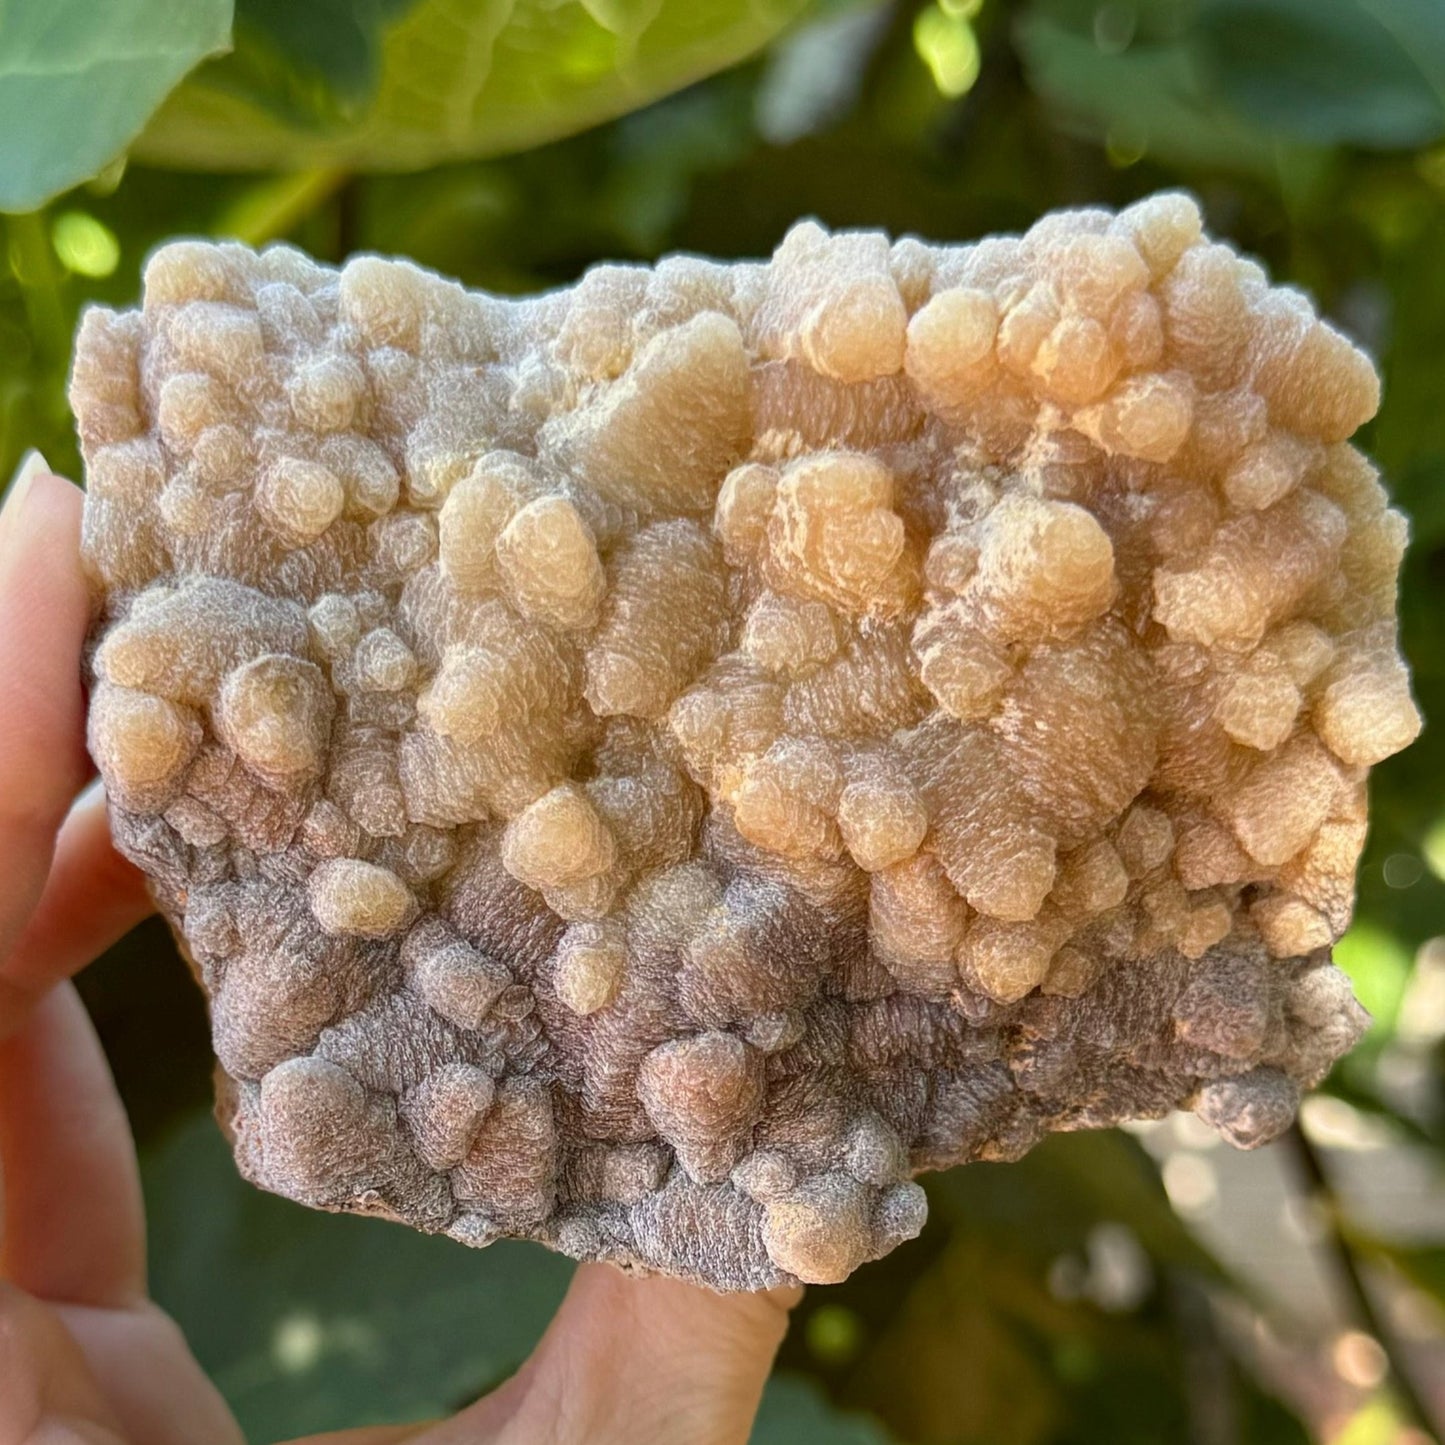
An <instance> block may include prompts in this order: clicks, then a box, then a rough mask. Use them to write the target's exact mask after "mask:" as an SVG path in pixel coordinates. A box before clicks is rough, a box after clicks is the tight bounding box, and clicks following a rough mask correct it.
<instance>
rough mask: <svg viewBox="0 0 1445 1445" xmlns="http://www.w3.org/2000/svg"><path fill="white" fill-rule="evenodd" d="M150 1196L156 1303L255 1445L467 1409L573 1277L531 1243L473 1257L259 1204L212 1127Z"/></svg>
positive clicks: (284, 1205)
mask: <svg viewBox="0 0 1445 1445" xmlns="http://www.w3.org/2000/svg"><path fill="white" fill-rule="evenodd" d="M145 1185H146V1202H147V1207H148V1209H149V1212H150V1220H151V1251H152V1260H153V1263H152V1280H151V1287H152V1291H153V1292H154V1294H155V1297H156V1299H157V1301H158V1302H159V1303H160V1304H161V1305H162V1306H163V1307H164V1308H165V1309H167V1310H168V1311H170V1313H171V1314H172V1315H173V1316H174V1317H175V1319H176V1320H177V1322H178V1323H179V1324H180V1326H181V1328H182V1329H183V1330H184V1331H185V1333H186V1336H187V1338H188V1339H189V1340H190V1343H191V1348H192V1349H193V1350H194V1351H195V1354H196V1357H197V1358H198V1359H199V1360H200V1362H201V1364H202V1365H203V1366H204V1367H205V1368H206V1369H207V1370H208V1371H209V1372H210V1373H211V1375H212V1376H213V1377H214V1379H215V1381H216V1383H217V1384H218V1385H219V1386H220V1389H221V1392H222V1393H223V1394H224V1395H225V1397H226V1399H227V1401H228V1403H229V1404H230V1406H231V1408H232V1409H233V1410H234V1411H235V1412H236V1415H237V1418H238V1419H239V1420H240V1422H241V1425H242V1427H243V1428H244V1429H245V1431H246V1434H247V1438H248V1439H251V1440H253V1441H255V1442H257V1445H262V1442H265V1441H270V1440H279V1439H289V1438H290V1437H292V1436H293V1435H301V1434H309V1433H311V1432H313V1431H322V1430H334V1429H339V1428H341V1427H343V1426H347V1425H362V1424H373V1423H382V1422H390V1421H397V1420H409V1419H416V1418H421V1417H426V1416H428V1415H436V1414H441V1413H444V1412H446V1411H447V1410H449V1409H452V1408H454V1407H456V1406H457V1405H458V1404H460V1403H461V1402H462V1401H464V1400H465V1399H467V1398H468V1397H470V1396H471V1395H473V1394H475V1393H476V1392H477V1391H480V1390H482V1389H485V1388H487V1387H488V1386H490V1385H493V1384H495V1383H496V1382H498V1381H499V1380H501V1379H502V1378H503V1377H504V1376H506V1375H507V1374H509V1373H510V1372H511V1371H512V1370H513V1369H515V1368H516V1366H517V1365H518V1364H520V1363H521V1361H522V1360H523V1359H525V1358H526V1356H527V1354H528V1353H529V1352H530V1350H531V1348H532V1346H533V1345H534V1344H535V1343H536V1341H537V1339H538V1338H539V1337H540V1335H541V1333H542V1330H543V1328H544V1327H545V1325H546V1323H547V1320H548V1319H549V1318H550V1317H551V1315H552V1312H553V1311H554V1310H555V1309H556V1307H557V1304H558V1303H559V1302H560V1300H561V1298H562V1294H563V1292H564V1290H565V1289H566V1285H567V1280H568V1278H569V1276H570V1274H571V1268H572V1266H571V1264H570V1263H569V1262H568V1261H567V1260H565V1259H563V1258H561V1257H560V1256H559V1255H555V1254H551V1253H549V1252H548V1251H546V1250H544V1249H542V1248H540V1247H538V1246H536V1245H529V1244H521V1243H516V1242H502V1243H499V1244H495V1245H493V1246H492V1247H491V1248H490V1249H485V1250H480V1251H476V1252H473V1251H469V1250H467V1249H466V1248H465V1247H464V1246H462V1245H459V1244H455V1243H453V1242H452V1241H451V1240H449V1239H445V1238H440V1237H431V1236H426V1235H422V1234H417V1233H414V1232H413V1231H411V1230H409V1229H402V1228H400V1227H398V1226H396V1225H393V1224H387V1223H384V1222H382V1221H380V1220H372V1219H362V1218H358V1217H356V1216H353V1215H334V1216H333V1215H328V1214H318V1213H314V1212H312V1211H311V1210H308V1209H303V1208H301V1207H300V1206H299V1205H295V1204H291V1203H288V1202H287V1201H285V1200H282V1199H277V1198H275V1197H274V1196H272V1195H269V1194H262V1193H261V1192H260V1191H259V1190H256V1189H253V1188H252V1187H251V1186H250V1185H248V1184H246V1183H244V1182H243V1181H242V1180H241V1179H240V1177H239V1176H238V1175H237V1174H236V1171H235V1167H234V1166H233V1165H232V1163H231V1160H230V1157H229V1152H228V1150H227V1149H226V1146H225V1144H224V1143H223V1142H222V1140H221V1137H220V1133H219V1131H218V1130H217V1128H216V1126H215V1124H214V1122H213V1121H212V1120H211V1119H210V1118H208V1117H206V1116H199V1117H196V1118H193V1119H192V1120H191V1121H190V1122H189V1123H187V1124H186V1125H185V1126H184V1127H183V1128H182V1129H181V1130H179V1131H178V1132H177V1133H176V1134H175V1135H173V1136H172V1138H171V1139H170V1140H169V1141H168V1142H167V1143H166V1144H165V1145H164V1146H163V1147H161V1148H160V1149H158V1150H157V1151H156V1152H155V1153H154V1154H153V1155H152V1156H151V1157H150V1158H149V1159H148V1160H147V1161H146V1167H145Z"/></svg>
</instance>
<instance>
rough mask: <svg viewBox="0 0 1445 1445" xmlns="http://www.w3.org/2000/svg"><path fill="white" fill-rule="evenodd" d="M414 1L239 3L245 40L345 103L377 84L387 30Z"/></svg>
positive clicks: (239, 27)
mask: <svg viewBox="0 0 1445 1445" xmlns="http://www.w3.org/2000/svg"><path fill="white" fill-rule="evenodd" d="M412 4H413V0H236V30H237V33H238V35H239V36H240V37H241V38H242V40H243V41H246V42H250V43H254V44H258V45H265V44H270V45H272V46H274V47H275V48H276V50H277V51H279V52H280V54H281V55H282V56H284V57H285V58H286V59H287V60H288V61H289V62H290V64H291V65H292V66H293V67H294V68H295V70H296V71H297V72H299V73H300V74H303V75H315V76H317V77H319V78H321V79H322V80H324V81H325V83H326V84H327V85H328V86H330V88H331V89H332V90H333V91H334V92H335V93H336V94H337V96H338V97H340V98H342V99H343V100H352V101H355V100H363V99H365V98H366V97H367V96H368V95H369V94H370V92H371V91H372V90H373V88H374V87H375V84H376V78H377V72H378V69H379V67H380V60H381V31H382V27H383V26H384V25H385V24H386V22H388V21H390V20H392V19H394V18H395V17H396V16H398V15H401V14H402V13H404V12H405V11H406V10H407V9H409V8H410V7H411V5H412Z"/></svg>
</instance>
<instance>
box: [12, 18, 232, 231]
mask: <svg viewBox="0 0 1445 1445" xmlns="http://www.w3.org/2000/svg"><path fill="white" fill-rule="evenodd" d="M230 33H231V0H125V3H123V4H121V3H106V4H96V3H95V0H0V135H3V136H4V138H5V141H4V145H3V146H0V210H6V211H30V210H34V209H35V208H36V207H37V206H41V205H43V204H44V203H45V202H46V201H48V200H49V199H50V198H51V197H52V196H55V195H58V194H59V193H60V192H61V191H64V190H68V189H69V188H70V187H71V186H73V185H75V184H76V183H77V182H79V181H83V180H87V179H89V178H90V177H91V176H93V175H95V174H96V173H97V172H98V171H100V170H101V169H102V168H103V167H105V166H106V165H108V164H109V163H110V162H111V161H113V160H114V159H115V158H116V157H117V156H118V155H120V154H121V153H122V152H123V151H124V150H125V148H126V146H127V145H129V143H130V142H131V141H132V140H133V139H134V138H135V136H136V135H137V134H138V133H139V131H140V129H141V127H142V126H144V125H145V123H146V120H147V118H148V117H149V116H150V114H151V112H152V111H153V110H155V108H156V106H157V105H159V104H160V102H161V100H162V99H163V97H164V96H165V95H166V94H167V93H168V92H169V91H170V90H171V89H172V88H173V87H174V86H175V85H176V83H177V82H178V81H179V80H180V79H181V77H182V76H183V75H185V73H186V72H187V71H188V70H190V69H191V68H192V67H193V66H194V65H196V63H197V62H198V61H200V60H201V59H203V58H204V57H205V56H207V55H213V54H215V53H216V52H217V51H220V50H224V49H225V48H226V46H227V44H228V43H229V37H230Z"/></svg>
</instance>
